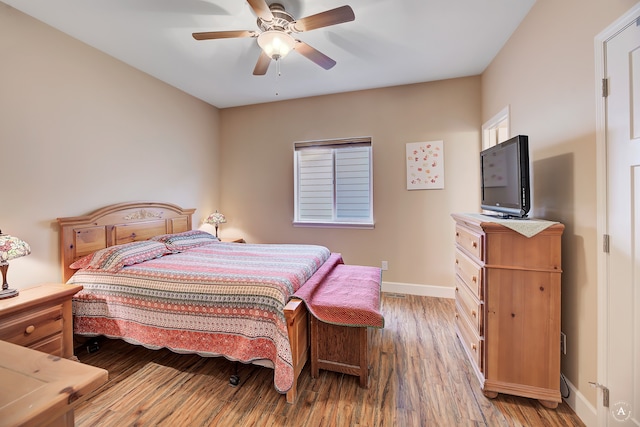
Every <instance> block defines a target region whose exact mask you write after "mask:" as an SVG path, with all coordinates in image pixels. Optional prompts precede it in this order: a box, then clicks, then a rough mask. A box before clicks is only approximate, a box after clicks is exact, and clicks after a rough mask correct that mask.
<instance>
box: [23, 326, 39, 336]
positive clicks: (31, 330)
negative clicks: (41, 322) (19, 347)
mask: <svg viewBox="0 0 640 427" xmlns="http://www.w3.org/2000/svg"><path fill="white" fill-rule="evenodd" d="M35 330H36V327H35V326H33V325H29V326H27V327H26V329H25V330H24V333H25V334H27V335H30V334H32V333H33V331H35Z"/></svg>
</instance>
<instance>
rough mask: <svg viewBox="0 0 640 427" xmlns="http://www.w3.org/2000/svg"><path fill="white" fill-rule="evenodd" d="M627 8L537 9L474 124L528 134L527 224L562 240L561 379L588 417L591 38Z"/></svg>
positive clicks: (486, 77) (592, 244)
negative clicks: (554, 230)
mask: <svg viewBox="0 0 640 427" xmlns="http://www.w3.org/2000/svg"><path fill="white" fill-rule="evenodd" d="M636 3H637V1H635V0H610V1H601V0H589V1H584V0H566V1H557V0H538V1H537V2H536V4H535V5H534V6H533V8H532V9H531V11H530V12H529V14H528V15H527V17H526V18H525V20H524V21H523V22H522V24H521V25H520V26H519V27H518V29H517V30H516V32H515V33H514V34H513V36H512V37H511V39H510V40H509V42H508V43H507V44H506V45H505V46H504V48H503V49H502V51H501V52H500V53H499V55H498V56H497V57H496V58H495V60H494V61H493V62H492V63H491V65H490V66H489V67H488V69H487V70H486V71H485V73H484V74H483V75H482V116H483V120H488V119H489V118H491V117H492V116H493V115H494V114H496V113H497V112H498V111H500V110H501V109H502V108H503V107H504V106H506V105H510V108H511V133H512V134H514V135H515V134H519V133H521V134H528V135H529V144H530V151H531V156H532V162H533V182H534V189H533V201H532V203H533V211H534V215H535V216H540V217H544V218H549V219H553V220H558V221H561V222H563V223H564V224H565V225H566V229H565V234H564V236H563V251H562V255H563V272H564V273H563V280H562V330H563V331H564V332H565V333H566V334H567V342H568V351H567V355H566V356H563V358H562V371H563V373H565V375H566V376H567V377H568V379H569V380H570V381H571V382H572V383H573V384H574V385H575V386H576V387H577V388H578V389H579V391H580V393H582V394H583V395H584V396H586V397H587V399H588V401H589V402H590V403H591V404H592V405H593V406H594V407H595V404H596V400H595V399H596V392H595V390H594V389H592V388H591V387H589V385H588V381H595V380H596V379H597V372H596V371H597V360H596V353H597V344H598V343H597V336H596V330H597V318H596V313H597V299H596V297H597V283H596V280H597V272H596V257H597V251H598V250H599V247H598V246H597V236H596V142H595V141H596V139H595V111H596V109H595V99H596V89H595V88H596V77H595V57H594V37H595V36H596V35H597V34H598V33H600V32H601V31H602V30H604V29H605V28H606V27H607V26H608V25H609V24H611V23H612V22H613V21H615V19H616V18H618V17H619V16H621V15H622V14H623V13H624V12H626V11H627V10H628V9H630V8H631V7H632V6H633V5H634V4H636Z"/></svg>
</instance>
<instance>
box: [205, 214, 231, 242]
mask: <svg viewBox="0 0 640 427" xmlns="http://www.w3.org/2000/svg"><path fill="white" fill-rule="evenodd" d="M204 222H205V223H206V224H212V225H213V226H214V227H215V228H216V237H218V226H219V225H220V224H223V223H225V222H227V219H226V218H225V217H224V215H223V214H221V213H220V212H218V210H217V209H216V211H215V212H214V213H212V214H211V215H209V216H208V217H207V219H205V220H204Z"/></svg>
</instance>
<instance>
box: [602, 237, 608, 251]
mask: <svg viewBox="0 0 640 427" xmlns="http://www.w3.org/2000/svg"><path fill="white" fill-rule="evenodd" d="M602 251H603V252H604V253H605V254H608V253H609V235H608V234H603V235H602Z"/></svg>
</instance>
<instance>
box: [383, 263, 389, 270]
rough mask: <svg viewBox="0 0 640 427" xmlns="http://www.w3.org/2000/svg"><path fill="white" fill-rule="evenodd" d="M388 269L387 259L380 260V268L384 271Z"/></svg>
mask: <svg viewBox="0 0 640 427" xmlns="http://www.w3.org/2000/svg"><path fill="white" fill-rule="evenodd" d="M388 269H389V263H388V262H387V261H382V270H384V271H386V270H388Z"/></svg>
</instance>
